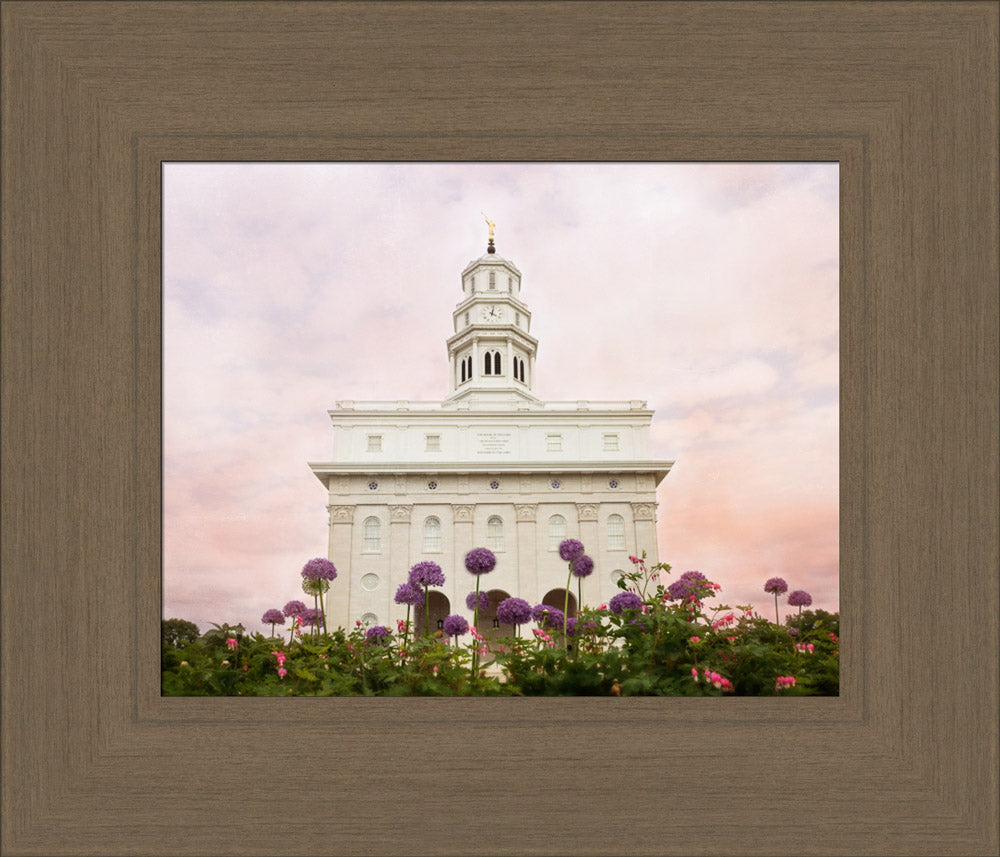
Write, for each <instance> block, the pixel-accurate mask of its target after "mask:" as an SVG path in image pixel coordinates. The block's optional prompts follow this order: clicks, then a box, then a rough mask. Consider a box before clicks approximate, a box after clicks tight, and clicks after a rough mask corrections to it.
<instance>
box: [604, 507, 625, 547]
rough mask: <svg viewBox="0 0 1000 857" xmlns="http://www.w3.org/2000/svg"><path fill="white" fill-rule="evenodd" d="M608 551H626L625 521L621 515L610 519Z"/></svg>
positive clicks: (612, 516)
mask: <svg viewBox="0 0 1000 857" xmlns="http://www.w3.org/2000/svg"><path fill="white" fill-rule="evenodd" d="M608 550H612V551H623V550H625V519H624V518H622V516H621V515H611V516H610V517H609V518H608Z"/></svg>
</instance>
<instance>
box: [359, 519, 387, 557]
mask: <svg viewBox="0 0 1000 857" xmlns="http://www.w3.org/2000/svg"><path fill="white" fill-rule="evenodd" d="M362 550H363V551H364V552H365V553H381V551H382V522H381V521H380V520H379V519H378V518H365V543H364V547H363V548H362Z"/></svg>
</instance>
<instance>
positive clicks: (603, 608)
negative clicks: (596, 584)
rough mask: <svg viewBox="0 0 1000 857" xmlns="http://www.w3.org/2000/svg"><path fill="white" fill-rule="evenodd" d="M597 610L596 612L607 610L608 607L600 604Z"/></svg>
mask: <svg viewBox="0 0 1000 857" xmlns="http://www.w3.org/2000/svg"><path fill="white" fill-rule="evenodd" d="M597 609H598V610H607V609H608V605H607V604H602V605H601V606H600V607H598V608H597Z"/></svg>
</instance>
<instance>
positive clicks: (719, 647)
mask: <svg viewBox="0 0 1000 857" xmlns="http://www.w3.org/2000/svg"><path fill="white" fill-rule="evenodd" d="M567 541H568V542H569V541H573V542H575V540H567ZM578 545H579V542H575V543H574V544H569V545H567V549H566V550H565V551H564V552H563V553H565V556H563V558H564V559H566V560H567V562H568V564H569V575H570V579H571V578H572V575H573V574H577V576H578V578H579V577H580V576H582V575H580V574H579V571H580V570H581V569H586V572H585V573H586V574H589V573H590V571H591V570H592V567H593V565H592V563H590V561H589V559H588V558H587V557H586V556H585V555H584V554H583V553H582V545H580V546H579V549H577V546H578ZM476 551H478V552H479V553H473V554H470V556H471V559H470V560H469V561H468V563H467V567H468V570H469V571H470V573H472V574H475V575H476V578H477V580H476V582H477V588H476V591H475V593H470V598H469V600H468V604H470V605H471V607H470V609H471V610H473V619H472V621H469V620H468V619H467V618H466V617H464V616H461V615H458V614H456V615H453V616H449V617H448V618H447V619H446V620H445V621H444V623H443V626H444V627H443V629H442V630H433V631H432V630H431V629H429V628H426V627H425V628H414V627H413V625H412V623H411V622H410V621H409V609H410V607H411V606H414V605H417V604H423V603H426V598H427V592H428V587H430V586H434V585H441V583H443V582H444V573H443V572H442V571H441V569H440V567H438V566H436V565H433V564H429V563H426V564H418V565H417V566H414V569H413V570H412V571H411V574H410V576H409V579H408V581H407V582H406V583H405V584H403V585H402V586H400V590H399V593H401V594H398V595H397V602H398V603H400V604H406V605H407V619H406V620H399V622H398V623H397V625H396V627H395V628H394V629H393V628H387V627H384V626H374V627H370V628H364V627H362V625H361V622H360V621H357V622H356V623H355V626H354V627H353V628H352V629H350V630H347V629H343V628H338V629H336V630H334V631H332V632H327V631H325V629H324V616H323V614H322V610H321V608H319V606H318V605H319V603H320V598H321V597H322V595H323V593H325V592H326V589H327V588H328V583H329V581H330V580H332V579H333V578H334V577H335V576H336V572H335V570H333V566H332V564H330V567H329V568H327V567H326V566H320V565H316V564H315V561H312V562H313V563H314V564H313V565H311V566H310V565H309V564H307V568H309V569H310V572H316V571H317V570H319V571H320V572H321V574H322V576H319V577H316V578H310V577H309V576H308V575H307V576H306V580H307V581H310V582H311V581H312V580H320V581H322V582H323V583H325V584H327V586H326V587H319V586H317V587H315V592H313V591H312V590H308V589H307V591H309V592H310V594H314V597H315V598H316V600H317V607H316V608H307V607H306V606H305V605H304V604H303V603H302V602H300V601H292V602H289V603H288V604H286V605H285V608H284V610H282V611H278V610H277V609H271V610H268V611H267V612H266V613H265V614H264V617H263V618H264V621H265V622H267V623H271V628H272V636H265V635H263V634H243V633H242V629H241V628H239V627H232V626H228V625H223V626H215V628H214V630H212V631H210V632H208V633H207V634H205V635H202V636H201V637H198V638H194V639H192V637H194V635H193V634H190V633H188V634H187V636H181V637H178V635H177V634H175V633H173V631H171V633H170V634H169V635H168V634H167V632H166V627H167V626H168V625H170V623H176V622H178V620H170V621H169V622H165V623H164V626H165V633H164V641H163V662H162V692H163V694H164V695H167V696H201V695H212V696H215V695H232V696H238V695H242V696H361V695H363V696H413V695H420V696H470V695H471V696H489V695H494V696H579V695H602V696H606V695H612V696H633V695H660V696H722V695H736V696H775V695H780V696H802V695H837V694H838V692H839V675H840V673H839V648H840V640H839V637H838V634H839V617H838V616H837V614H828V613H825V612H824V611H815V612H813V611H807V612H806V613H805V614H803V613H802V610H801V608H802V606H805V605H808V604H809V603H811V599H809V600H807V599H808V593H805V592H803V591H802V590H796V591H795V592H794V593H792V595H793V596H795V597H794V598H793V599H792V601H794V604H793V605H792V606H798V607H799V615H798V616H797V617H795V618H794V621H795V622H796V626H797V627H791V626H788V625H779V624H776V623H773V622H771V621H769V620H768V619H765V618H764V617H762V616H758V615H756V614H755V613H754V611H753V610H752V609H751V608H750V607H749V606H737V607H733V608H731V607H729V606H727V605H718V606H711V605H709V604H708V602H709V601H710V600H713V599H716V598H717V597H718V594H719V591H720V589H721V587H720V586H719V585H718V584H717V583H714V582H712V581H710V580H708V579H707V578H706V577H705V576H704V575H702V574H701V573H700V572H685V573H684V574H683V575H681V576H680V577H679V578H678V579H677V580H676V581H674V582H673V583H671V584H670V586H668V587H664V586H663V585H662V584H660V582H659V577H660V572H661V571H669V566H667V565H665V564H657V565H654V566H651V567H648V568H647V566H646V562H645V555H643V556H642V557H632V562H633V568H632V571H631V572H629V573H627V574H626V575H625V576H624V577H623V578H622V579H621V580H620V581H619V584H618V585H619V587H620V588H621V590H622V591H621V592H620V593H619V594H618V595H616V596H615V597H613V598H612V599H610V601H609V602H608V603H607V604H602V605H600V606H598V607H584V608H582V609H581V610H580V611H579V613H578V614H577V615H576V616H570V617H569V618H568V619H567V618H566V616H565V611H564V610H560V609H559V608H557V607H551V606H548V605H537V606H535V607H532V606H531V605H530V604H529V603H528V602H526V601H524V600H523V599H520V598H516V597H515V598H509V599H506V600H505V601H503V602H501V603H500V604H499V605H498V606H497V617H498V619H499V620H500V622H501V623H502V627H505V628H508V629H509V634H508V635H507V636H504V637H500V638H493V639H491V640H490V641H489V643H487V641H486V639H485V638H484V637H483V636H482V635H481V634H480V633H479V631H478V629H477V628H476V618H477V617H478V613H479V609H480V607H481V605H482V599H481V593H480V592H479V585H478V577H479V575H481V574H484V573H487V572H488V571H489V570H491V569H492V567H493V566H492V565H491V564H490V557H491V556H492V555H490V556H486V554H485V553H482V551H485V549H484V548H477V549H476ZM486 553H488V552H486ZM581 557H582V558H583V559H587V562H581ZM588 564H589V567H588ZM432 565H433V567H431V566H432ZM469 566H471V567H469ZM574 566H575V567H574ZM331 574H332V576H331ZM776 580H778V581H780V585H779V584H776V583H775V581H776ZM782 585H784V581H783V580H780V578H772V579H771V580H769V581H768V582H767V584H766V586H765V591H767V592H774V593H778V592H779V590H780V592H782V593H783V592H784V591H785V590H784V589H782V588H781V586H782ZM786 588H787V587H786ZM567 589H568V587H567ZM775 599H776V600H775V607H776V610H777V594H775ZM286 617H287V618H288V619H289V620H290V623H289V624H290V627H289V631H288V639H287V640H285V639H284V638H283V637H277V636H273V633H274V630H275V627H276V625H278V624H284V619H285V618H286ZM776 618H777V617H776ZM181 624H185V625H190V623H181ZM171 627H172V628H173V627H174V626H171Z"/></svg>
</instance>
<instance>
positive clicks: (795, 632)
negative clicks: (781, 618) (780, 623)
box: [785, 628, 799, 637]
mask: <svg viewBox="0 0 1000 857" xmlns="http://www.w3.org/2000/svg"><path fill="white" fill-rule="evenodd" d="M785 633H786V634H788V636H789V637H797V636H798V635H799V629H798V628H789V629H788V630H787V631H785Z"/></svg>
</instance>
